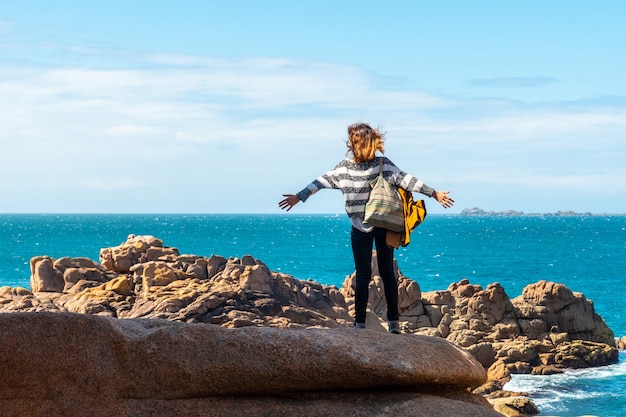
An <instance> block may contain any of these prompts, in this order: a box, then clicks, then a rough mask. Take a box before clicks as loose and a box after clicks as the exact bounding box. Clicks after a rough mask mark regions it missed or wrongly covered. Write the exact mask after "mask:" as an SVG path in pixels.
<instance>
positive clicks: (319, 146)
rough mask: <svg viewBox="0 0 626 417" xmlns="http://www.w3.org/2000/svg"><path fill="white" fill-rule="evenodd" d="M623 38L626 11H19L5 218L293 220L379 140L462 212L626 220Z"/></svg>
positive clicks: (612, 6)
mask: <svg viewBox="0 0 626 417" xmlns="http://www.w3.org/2000/svg"><path fill="white" fill-rule="evenodd" d="M625 20H626V2H622V1H617V0H615V1H576V0H570V1H480V0H477V1H461V0H459V1H440V2H431V1H395V2H382V1H381V2H375V1H322V0H320V1H299V2H296V1H271V0H266V1H262V2H259V1H236V0H233V1H229V2H222V1H219V2H218V1H190V0H187V1H185V0H181V1H169V2H165V1H141V0H135V1H117V0H109V1H107V2H95V3H94V2H91V3H87V2H82V1H55V2H49V1H29V0H21V1H5V2H2V4H0V115H1V116H0V117H1V120H2V123H0V149H1V152H0V212H86V213H88V212H97V213H106V212H115V213H137V212H139V213H190V212H191V213H278V212H279V209H278V205H277V202H278V201H279V200H280V198H281V194H283V193H295V192H297V191H299V190H300V189H302V188H303V187H304V186H306V185H307V184H308V183H309V182H310V181H311V180H313V179H314V178H315V177H317V176H318V175H320V174H322V173H324V172H325V171H327V170H329V169H331V168H332V167H333V166H334V165H335V164H336V163H337V162H338V161H339V160H340V159H342V158H343V157H344V154H345V142H344V140H345V130H346V126H347V125H349V124H351V123H353V122H355V121H364V122H368V123H370V124H372V125H375V126H380V127H381V128H382V129H383V130H384V131H385V132H387V145H386V155H387V156H388V157H389V158H391V159H392V160H393V161H394V162H395V163H396V164H397V165H398V166H400V168H402V169H403V170H405V171H407V172H409V173H411V174H413V175H416V176H417V177H419V178H420V179H422V180H423V181H424V182H425V183H426V184H428V185H430V186H432V187H434V188H436V189H449V190H450V191H451V195H452V196H453V197H454V198H455V200H456V201H457V204H456V206H455V207H454V208H453V209H451V210H450V211H449V212H451V213H457V212H459V211H461V210H462V209H463V208H466V207H474V206H478V207H481V208H483V209H485V210H495V211H499V210H507V209H513V210H521V211H525V212H554V211H558V210H567V209H572V210H576V211H581V212H587V211H590V212H594V213H605V212H609V213H624V212H626V197H625V192H626V163H624V161H626V82H625V79H624V78H625V77H624V74H626V32H625V31H624V29H623V22H624V21H625ZM429 208H430V211H431V212H432V213H442V212H444V210H443V209H441V208H438V207H436V206H435V205H434V204H432V203H431V204H430V205H429ZM294 211H295V212H299V213H342V212H343V204H342V198H341V195H340V193H339V192H337V191H323V192H320V193H318V194H317V195H315V196H314V197H313V198H311V199H310V200H309V201H307V203H306V204H301V205H298V206H297V207H296V208H295V209H294Z"/></svg>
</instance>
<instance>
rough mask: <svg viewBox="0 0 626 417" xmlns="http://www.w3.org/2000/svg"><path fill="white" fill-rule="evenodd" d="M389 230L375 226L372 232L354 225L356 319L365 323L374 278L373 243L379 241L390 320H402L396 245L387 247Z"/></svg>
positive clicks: (378, 247)
mask: <svg viewBox="0 0 626 417" xmlns="http://www.w3.org/2000/svg"><path fill="white" fill-rule="evenodd" d="M386 235H387V230H385V229H382V228H379V227H375V228H374V230H373V231H371V232H370V233H365V232H362V231H360V230H358V229H355V228H354V227H353V228H352V233H351V240H352V253H353V254H354V267H355V269H356V288H355V296H354V297H355V300H354V304H355V310H356V311H355V317H354V319H355V322H357V323H365V312H366V310H367V301H368V298H369V284H370V281H371V279H372V245H373V243H374V242H375V243H376V258H377V259H378V273H379V275H380V277H381V278H382V281H383V285H384V289H385V300H386V301H387V320H389V321H395V320H398V319H399V314H398V280H397V278H396V275H395V273H394V271H393V248H390V247H388V246H387V242H386Z"/></svg>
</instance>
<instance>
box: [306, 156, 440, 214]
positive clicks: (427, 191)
mask: <svg viewBox="0 0 626 417" xmlns="http://www.w3.org/2000/svg"><path fill="white" fill-rule="evenodd" d="M380 158H383V177H384V178H385V179H386V180H387V181H388V182H389V183H390V184H391V185H395V186H397V187H400V188H403V189H405V190H407V191H414V192H418V193H422V194H424V195H427V196H429V197H432V196H433V195H434V193H435V190H434V189H432V188H430V187H429V186H427V185H426V184H424V183H423V182H422V181H420V180H419V179H417V178H415V177H414V176H412V175H410V174H407V173H406V172H403V171H401V170H400V168H398V167H397V166H396V165H395V164H394V163H393V162H391V161H390V160H389V159H388V158H386V157H384V156H379V157H376V158H374V159H373V160H371V161H368V162H363V163H361V164H355V163H354V162H352V161H351V160H350V159H344V160H343V161H341V162H339V163H338V164H337V166H335V168H333V169H332V170H330V171H328V172H327V173H326V174H324V175H322V176H321V177H318V178H317V179H315V180H314V181H313V182H312V183H310V184H309V185H307V187H306V188H304V189H303V190H302V191H300V192H299V193H297V194H296V195H297V196H298V197H299V198H300V201H302V202H305V201H306V200H307V199H308V198H309V197H310V196H311V195H313V194H315V193H316V192H318V191H319V190H321V189H323V188H335V189H338V190H341V192H342V193H343V196H344V199H345V202H346V213H348V216H349V217H350V218H351V219H353V220H356V219H360V220H361V221H362V220H363V218H364V217H365V204H366V203H367V199H368V198H369V195H370V190H371V188H370V183H371V182H372V181H373V180H374V179H376V177H377V176H378V173H379V171H380Z"/></svg>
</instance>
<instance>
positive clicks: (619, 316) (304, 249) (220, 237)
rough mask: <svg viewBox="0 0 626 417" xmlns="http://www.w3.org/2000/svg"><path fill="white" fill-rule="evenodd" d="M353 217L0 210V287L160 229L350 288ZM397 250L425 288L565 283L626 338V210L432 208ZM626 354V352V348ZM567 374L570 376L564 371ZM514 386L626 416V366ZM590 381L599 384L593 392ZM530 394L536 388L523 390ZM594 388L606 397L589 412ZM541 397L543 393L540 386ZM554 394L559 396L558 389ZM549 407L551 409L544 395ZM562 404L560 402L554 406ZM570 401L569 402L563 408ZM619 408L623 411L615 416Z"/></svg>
mask: <svg viewBox="0 0 626 417" xmlns="http://www.w3.org/2000/svg"><path fill="white" fill-rule="evenodd" d="M349 231H350V222H349V220H348V219H347V217H346V216H345V215H343V214H340V215H298V214H280V215H170V214H167V215H128V214H123V215H74V214H61V215H51V214H46V215H43V214H19V215H14V214H0V248H2V250H1V252H0V286H1V285H10V286H23V287H27V288H28V287H29V276H30V270H29V260H30V258H31V257H33V256H39V255H49V256H52V257H54V258H59V257H62V256H71V257H79V256H84V257H88V258H91V259H95V260H97V259H98V255H99V251H100V248H103V247H109V246H116V245H119V244H120V243H122V242H124V241H125V240H126V237H127V236H128V235H129V234H136V235H139V234H151V235H154V236H156V237H158V238H161V239H163V241H164V243H165V244H166V245H167V246H172V247H177V248H178V249H179V250H180V251H181V253H188V254H195V255H203V256H210V255H211V254H216V255H221V256H225V257H231V256H233V257H241V256H243V255H246V254H250V255H252V256H254V257H255V258H257V259H259V260H261V261H263V262H265V263H266V264H267V265H268V267H269V268H270V269H271V270H273V271H280V272H283V273H287V274H290V275H293V276H295V277H296V278H299V279H309V278H311V279H313V280H315V281H318V282H321V283H323V284H328V285H337V286H340V285H341V284H342V282H343V280H344V279H345V277H346V275H349V274H351V273H352V271H353V263H352V255H351V249H350V242H349ZM412 240H413V241H412V243H411V245H410V246H409V247H407V248H403V249H400V250H398V251H397V252H396V259H397V260H398V265H399V267H400V269H401V271H402V273H403V274H404V275H406V276H408V277H409V278H411V279H414V280H416V281H417V282H419V284H420V287H421V288H422V291H432V290H441V289H446V288H447V287H448V285H449V284H450V283H452V282H457V281H459V280H461V279H463V278H468V279H469V280H470V281H471V282H472V283H475V284H480V285H482V286H483V287H486V286H487V285H488V284H490V283H492V282H500V283H501V284H502V286H504V288H505V290H506V292H507V294H508V295H509V297H511V298H514V297H516V296H518V295H520V294H521V292H522V289H523V288H524V287H525V286H526V285H528V284H531V283H534V282H537V281H539V280H542V279H544V280H550V281H555V282H561V283H564V284H565V285H567V286H568V287H569V288H570V289H571V290H572V291H578V292H582V293H584V294H585V296H586V297H587V298H588V299H590V300H593V302H594V305H595V308H596V312H597V313H599V314H600V315H601V316H602V317H603V318H604V320H605V321H606V322H607V324H608V325H609V327H610V328H611V329H613V331H614V332H615V334H616V335H619V336H621V335H626V320H625V319H624V313H623V303H622V299H623V294H626V280H625V279H624V278H625V277H624V276H625V275H626V216H593V217H532V216H528V217H463V216H456V215H452V216H445V215H431V216H429V217H428V218H427V219H426V222H425V223H424V224H422V225H421V226H420V227H418V229H417V230H416V231H415V232H414V234H413V237H412ZM620 358H621V359H625V358H624V356H623V355H622V356H621V357H620ZM566 375H569V374H566ZM584 375H585V378H584V380H585V381H587V384H588V385H585V386H583V387H582V388H581V387H578V386H575V385H574V384H575V383H576V382H580V380H581V379H582V378H581V377H580V376H581V374H576V376H575V377H572V378H569V377H568V376H565V377H560V376H551V377H539V378H537V379H533V378H530V377H529V379H528V380H525V379H523V378H522V379H520V380H519V381H516V382H515V383H519V384H522V385H523V384H530V386H531V387H540V388H537V389H542V390H545V392H548V393H554V395H557V394H559V395H560V396H559V398H561V401H560V402H559V404H560V405H559V407H560V408H554V410H553V411H550V412H547V411H548V409H549V408H547V409H546V410H545V411H544V413H543V414H544V415H545V414H554V415H560V416H563V417H566V416H576V415H583V414H591V415H597V416H604V417H610V416H626V388H625V387H626V384H624V361H623V360H622V361H621V362H620V364H619V365H617V366H614V367H609V368H602V370H601V371H597V372H596V371H592V372H590V373H588V374H584ZM586 387H589V388H586ZM523 391H531V392H532V390H531V389H528V388H526V389H523ZM587 391H589V392H593V399H594V401H599V402H600V403H602V404H604V405H603V406H597V409H598V410H601V412H596V411H594V409H595V408H596V405H594V409H586V410H584V412H583V411H581V410H583V409H581V408H576V407H578V406H577V405H576V404H578V403H579V402H580V401H578V399H580V398H584V400H583V402H582V407H583V408H584V407H586V406H587V405H590V404H591V402H590V399H589V398H585V397H584V396H582V397H581V396H580V395H578V394H572V395H566V394H567V393H569V392H575V393H579V392H587ZM537 395H538V396H540V397H541V395H542V394H541V393H537ZM548 397H549V396H548ZM544 405H545V406H546V407H552V405H550V403H548V402H545V404H544ZM555 407H556V406H555ZM563 407H564V408H563ZM611 410H613V411H611Z"/></svg>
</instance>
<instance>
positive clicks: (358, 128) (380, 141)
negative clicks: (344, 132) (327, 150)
mask: <svg viewBox="0 0 626 417" xmlns="http://www.w3.org/2000/svg"><path fill="white" fill-rule="evenodd" d="M347 145H348V152H347V155H348V156H350V155H352V159H353V160H354V162H355V163H357V164H360V163H362V162H368V161H371V160H372V159H374V158H375V157H376V151H380V152H381V153H384V152H385V134H384V133H382V132H380V130H378V129H374V128H372V127H371V126H370V125H368V124H367V123H354V124H351V125H350V126H348V141H347Z"/></svg>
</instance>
